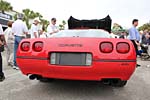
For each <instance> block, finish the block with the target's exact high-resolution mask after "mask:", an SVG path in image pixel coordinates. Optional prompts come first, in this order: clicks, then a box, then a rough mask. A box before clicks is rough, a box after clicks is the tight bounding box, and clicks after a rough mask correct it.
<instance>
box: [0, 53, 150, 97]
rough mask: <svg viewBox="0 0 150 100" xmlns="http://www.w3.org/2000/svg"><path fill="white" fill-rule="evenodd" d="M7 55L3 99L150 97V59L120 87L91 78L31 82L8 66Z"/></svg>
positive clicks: (0, 91)
mask: <svg viewBox="0 0 150 100" xmlns="http://www.w3.org/2000/svg"><path fill="white" fill-rule="evenodd" d="M4 56H5V54H3V58H4V59H3V61H4V73H5V76H6V80H5V81H3V82H1V83H0V100H150V67H147V65H148V64H150V61H141V60H140V59H138V62H139V63H140V64H141V65H142V66H141V67H139V68H137V69H136V71H135V72H134V74H133V75H132V77H131V79H130V80H129V81H128V83H127V85H126V86H125V87H123V88H117V87H111V86H107V85H103V84H101V83H99V82H89V81H88V82H87V81H64V80H56V81H54V82H52V83H42V82H39V81H37V80H33V81H31V80H29V79H28V77H27V76H24V75H23V74H22V73H21V72H20V71H17V70H14V69H12V68H11V67H10V66H7V65H6V59H5V57H4Z"/></svg>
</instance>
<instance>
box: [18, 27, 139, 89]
mask: <svg viewBox="0 0 150 100" xmlns="http://www.w3.org/2000/svg"><path fill="white" fill-rule="evenodd" d="M17 64H18V66H19V67H20V70H21V71H22V73H23V74H25V75H29V76H30V79H35V78H37V79H39V80H42V79H45V78H49V79H69V80H91V81H102V82H104V83H108V84H111V85H113V86H120V87H122V86H124V85H126V83H127V80H129V78H130V77H131V75H132V74H133V72H134V70H135V67H136V54H135V49H134V47H133V45H132V43H131V42H130V40H127V39H114V38H110V34H109V33H108V32H106V31H104V30H100V29H82V30H81V29H80V30H78V29H75V30H64V31H60V32H59V33H56V34H54V35H51V38H46V39H42V38H39V39H24V40H22V42H21V43H20V45H19V48H18V52H17Z"/></svg>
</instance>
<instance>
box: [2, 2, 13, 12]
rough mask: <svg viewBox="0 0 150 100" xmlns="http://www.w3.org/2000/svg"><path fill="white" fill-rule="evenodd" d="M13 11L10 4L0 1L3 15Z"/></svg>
mask: <svg viewBox="0 0 150 100" xmlns="http://www.w3.org/2000/svg"><path fill="white" fill-rule="evenodd" d="M12 9H13V7H12V6H11V4H10V3H9V2H7V1H4V0H0V11H2V13H5V11H11V10H12Z"/></svg>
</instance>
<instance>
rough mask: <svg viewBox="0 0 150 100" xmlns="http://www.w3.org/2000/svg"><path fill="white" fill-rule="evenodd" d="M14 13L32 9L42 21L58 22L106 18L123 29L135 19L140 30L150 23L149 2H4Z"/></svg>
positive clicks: (65, 0)
mask: <svg viewBox="0 0 150 100" xmlns="http://www.w3.org/2000/svg"><path fill="white" fill-rule="evenodd" d="M6 1H8V2H10V3H11V5H12V6H13V9H14V10H15V11H18V12H21V11H22V9H26V8H29V9H32V10H33V11H35V12H39V13H41V14H42V15H43V16H44V18H45V19H47V20H50V19H51V18H52V17H56V18H57V20H58V21H61V20H66V21H67V19H68V18H69V17H70V16H73V17H75V18H77V19H101V18H104V17H106V16H107V15H108V14H109V15H110V17H111V18H112V21H113V23H118V24H120V25H121V26H123V27H125V28H129V27H131V25H132V20H133V19H134V18H136V19H139V26H140V25H142V24H144V23H148V22H150V13H149V10H150V0H6Z"/></svg>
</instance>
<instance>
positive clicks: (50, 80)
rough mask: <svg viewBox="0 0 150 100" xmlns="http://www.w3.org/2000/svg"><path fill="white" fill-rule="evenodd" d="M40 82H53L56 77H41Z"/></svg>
mask: <svg viewBox="0 0 150 100" xmlns="http://www.w3.org/2000/svg"><path fill="white" fill-rule="evenodd" d="M39 81H40V82H43V83H49V82H53V81H54V79H51V78H41V79H39Z"/></svg>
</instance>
